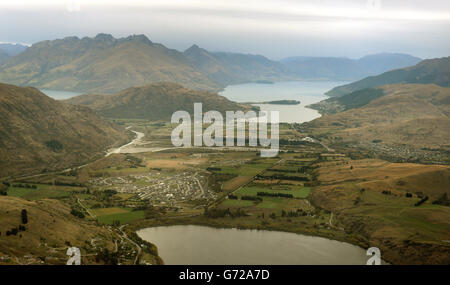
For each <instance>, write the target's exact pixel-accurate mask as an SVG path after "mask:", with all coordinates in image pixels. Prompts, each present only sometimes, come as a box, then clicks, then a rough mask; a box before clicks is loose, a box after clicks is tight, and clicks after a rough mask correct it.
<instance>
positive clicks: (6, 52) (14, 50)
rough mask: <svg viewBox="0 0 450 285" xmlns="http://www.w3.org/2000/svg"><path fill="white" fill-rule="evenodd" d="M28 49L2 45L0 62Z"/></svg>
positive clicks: (18, 45) (9, 44)
mask: <svg viewBox="0 0 450 285" xmlns="http://www.w3.org/2000/svg"><path fill="white" fill-rule="evenodd" d="M27 48H28V47H27V46H25V45H21V44H11V43H0V62H2V61H4V60H6V59H7V58H10V57H13V56H15V55H18V54H19V53H21V52H23V51H24V50H26V49H27Z"/></svg>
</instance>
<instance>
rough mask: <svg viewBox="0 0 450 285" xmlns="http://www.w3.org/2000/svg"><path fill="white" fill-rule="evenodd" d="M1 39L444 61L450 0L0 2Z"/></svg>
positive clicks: (277, 56) (448, 45)
mask: <svg viewBox="0 0 450 285" xmlns="http://www.w3.org/2000/svg"><path fill="white" fill-rule="evenodd" d="M0 27H1V28H0V42H21V43H34V42H38V41H41V40H47V39H56V38H63V37H66V36H72V35H75V36H79V37H84V36H95V35H96V34H97V33H110V34H112V35H113V36H115V37H124V36H127V35H130V34H145V35H147V36H148V37H149V38H150V39H151V40H152V41H154V42H158V43H162V44H164V45H166V46H167V47H170V48H175V49H178V50H184V49H186V48H188V47H189V46H191V45H192V44H197V45H199V46H201V47H204V48H206V49H208V50H212V51H232V52H245V53H255V54H262V55H265V56H267V57H269V58H272V59H281V58H283V57H287V56H295V55H307V56H346V57H350V58H357V57H360V56H363V55H365V54H370V53H379V52H402V53H409V54H412V55H415V56H419V57H422V58H433V57H442V56H449V55H450V54H449V51H450V1H449V0H427V1H421V0H398V1H397V0H389V1H388V0H348V1H340V0H314V1H313V0H305V1H300V0H297V1H295V0H257V1H256V0H255V1H254V0H223V1H216V0H147V1H144V0H128V1H126V0H122V1H118V0H79V1H73V0H72V1H66V0H1V1H0Z"/></svg>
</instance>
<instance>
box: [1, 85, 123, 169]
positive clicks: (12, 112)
mask: <svg viewBox="0 0 450 285" xmlns="http://www.w3.org/2000/svg"><path fill="white" fill-rule="evenodd" d="M126 141H128V136H126V135H125V131H124V130H123V129H122V128H121V127H119V126H117V125H113V124H111V123H109V122H106V121H104V120H103V119H101V118H100V117H99V116H98V115H96V114H95V113H94V112H93V111H92V110H90V109H89V108H86V107H83V106H73V105H69V104H66V103H62V102H59V101H56V100H53V99H51V98H49V97H47V96H46V95H44V94H43V93H41V92H40V91H39V90H37V89H35V88H33V87H18V86H14V85H8V84H0V157H1V160H0V177H1V176H7V175H12V174H19V173H30V172H36V171H37V170H41V171H43V170H54V169H61V168H64V167H69V166H71V165H73V164H77V163H82V162H86V161H87V160H89V159H91V158H92V157H93V156H95V155H101V154H102V153H103V152H104V151H105V150H106V149H107V148H108V147H111V146H113V145H116V144H119V143H121V142H122V143H125V142H126Z"/></svg>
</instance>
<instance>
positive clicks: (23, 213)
mask: <svg viewBox="0 0 450 285" xmlns="http://www.w3.org/2000/svg"><path fill="white" fill-rule="evenodd" d="M21 216H22V224H26V223H28V214H27V210H25V209H23V210H22V213H21Z"/></svg>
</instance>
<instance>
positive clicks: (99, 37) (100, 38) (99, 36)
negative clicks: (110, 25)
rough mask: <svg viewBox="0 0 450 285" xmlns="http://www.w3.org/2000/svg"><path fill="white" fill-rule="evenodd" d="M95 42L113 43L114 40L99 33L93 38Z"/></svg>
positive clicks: (107, 35) (110, 36)
mask: <svg viewBox="0 0 450 285" xmlns="http://www.w3.org/2000/svg"><path fill="white" fill-rule="evenodd" d="M94 40H96V41H114V40H115V38H114V37H113V36H112V35H111V34H105V33H100V34H97V35H96V36H95V38H94Z"/></svg>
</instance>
